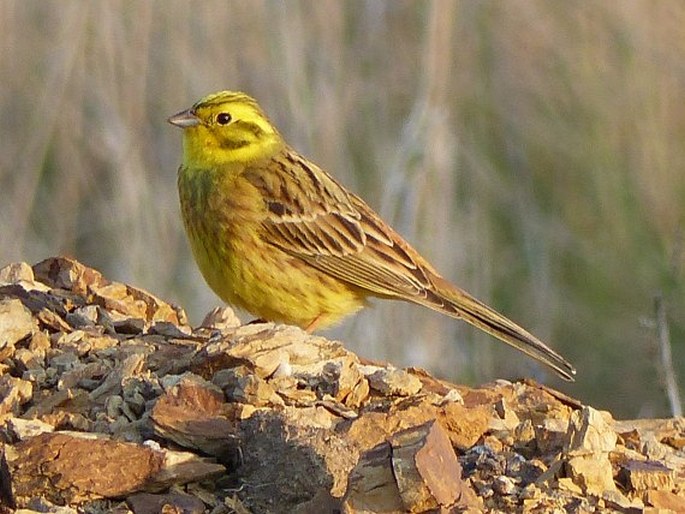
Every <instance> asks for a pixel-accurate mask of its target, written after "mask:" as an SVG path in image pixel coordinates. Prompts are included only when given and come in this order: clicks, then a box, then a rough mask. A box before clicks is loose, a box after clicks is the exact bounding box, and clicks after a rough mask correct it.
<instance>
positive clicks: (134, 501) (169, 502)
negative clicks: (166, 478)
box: [126, 493, 205, 514]
mask: <svg viewBox="0 0 685 514" xmlns="http://www.w3.org/2000/svg"><path fill="white" fill-rule="evenodd" d="M126 503H128V505H129V506H130V507H131V509H132V510H133V512H135V514H160V513H163V514H176V513H178V514H202V513H203V512H205V504H204V503H202V501H200V500H199V499H197V498H195V497H193V496H190V495H188V494H181V493H166V494H151V493H138V494H133V495H131V496H129V497H128V498H126Z"/></svg>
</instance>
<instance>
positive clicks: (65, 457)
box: [5, 432, 224, 505]
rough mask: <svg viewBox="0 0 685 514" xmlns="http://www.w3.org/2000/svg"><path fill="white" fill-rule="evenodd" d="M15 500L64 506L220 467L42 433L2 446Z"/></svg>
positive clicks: (158, 487)
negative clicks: (35, 499)
mask: <svg viewBox="0 0 685 514" xmlns="http://www.w3.org/2000/svg"><path fill="white" fill-rule="evenodd" d="M5 458H6V463H7V468H8V470H9V473H10V476H11V481H12V490H13V491H14V497H15V498H16V499H17V503H18V504H20V505H21V504H22V503H23V502H25V501H26V500H28V499H29V498H32V497H40V496H44V497H45V498H47V499H48V500H49V501H52V502H55V503H59V504H64V503H65V502H66V503H71V502H74V503H78V502H82V501H84V500H89V499H95V498H114V497H121V496H125V495H128V494H131V493H133V492H136V491H156V490H161V489H163V488H165V487H168V485H169V484H171V483H184V482H190V481H193V480H199V479H203V478H207V477H209V476H212V475H214V474H217V473H220V472H222V471H223V469H224V468H223V466H220V465H217V464H213V463H211V462H209V461H206V460H204V459H200V458H198V457H196V456H194V455H192V454H188V453H186V454H184V453H181V452H171V451H168V450H161V449H159V450H155V449H152V448H150V447H148V446H142V445H136V444H130V443H123V442H119V441H112V440H109V439H107V438H104V437H102V436H99V437H93V436H90V437H89V436H86V435H84V434H77V433H65V432H54V433H44V434H41V435H38V436H36V437H31V438H28V439H26V440H24V441H21V442H19V443H18V444H17V445H16V446H14V447H7V448H6V454H5Z"/></svg>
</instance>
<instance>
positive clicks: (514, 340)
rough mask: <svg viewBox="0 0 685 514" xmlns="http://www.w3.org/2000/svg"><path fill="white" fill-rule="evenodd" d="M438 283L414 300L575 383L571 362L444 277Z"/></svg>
mask: <svg viewBox="0 0 685 514" xmlns="http://www.w3.org/2000/svg"><path fill="white" fill-rule="evenodd" d="M435 283H436V289H435V290H434V291H430V290H427V291H426V292H427V296H426V297H425V298H413V299H412V301H414V302H416V303H419V304H421V305H424V306H426V307H429V308H431V309H434V310H436V311H439V312H443V313H445V314H447V315H449V316H452V317H455V318H461V319H463V320H464V321H466V322H468V323H470V324H471V325H473V326H475V327H478V328H479V329H481V330H483V331H484V332H487V333H488V334H490V335H492V336H494V337H496V338H497V339H499V340H501V341H503V342H505V343H507V344H509V345H511V346H513V347H514V348H516V349H517V350H520V351H522V352H523V353H525V354H527V355H529V356H530V357H532V358H534V359H536V360H538V361H540V362H542V363H544V364H546V365H547V366H549V367H550V368H552V369H553V370H554V371H555V372H556V373H557V375H559V376H560V377H561V378H563V379H564V380H567V381H569V382H573V381H574V375H575V374H576V369H575V368H574V367H573V366H572V365H571V363H570V362H568V361H567V360H566V359H564V358H563V357H562V356H561V355H559V354H558V353H556V352H555V351H554V350H552V349H551V348H550V347H549V346H547V345H546V344H545V343H543V342H542V341H540V340H539V339H538V338H537V337H535V336H534V335H532V334H530V333H529V332H528V331H526V330H524V329H523V328H521V327H519V326H518V325H517V324H516V323H514V322H513V321H511V320H510V319H508V318H506V317H504V316H503V315H501V314H500V313H499V312H497V311H495V310H494V309H492V308H490V307H488V306H487V305H485V304H484V303H483V302H481V301H479V300H477V299H476V298H474V297H473V296H471V295H470V294H468V293H467V292H466V291H463V290H461V289H459V288H458V287H456V286H454V285H452V284H450V283H449V282H447V281H446V280H444V279H443V278H442V277H439V278H438V280H435Z"/></svg>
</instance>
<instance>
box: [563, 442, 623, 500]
mask: <svg viewBox="0 0 685 514" xmlns="http://www.w3.org/2000/svg"><path fill="white" fill-rule="evenodd" d="M565 468H566V472H567V474H568V476H569V477H570V478H571V479H572V480H573V482H575V483H576V484H577V485H579V486H580V487H581V488H582V490H583V491H584V492H586V493H588V494H594V495H597V496H602V494H604V492H605V491H615V490H616V484H615V483H614V476H613V469H612V467H611V462H610V461H609V457H608V455H607V454H605V453H594V454H587V455H579V456H577V457H572V458H570V459H568V461H567V462H566V466H565Z"/></svg>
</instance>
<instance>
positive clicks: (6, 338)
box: [0, 299, 38, 360]
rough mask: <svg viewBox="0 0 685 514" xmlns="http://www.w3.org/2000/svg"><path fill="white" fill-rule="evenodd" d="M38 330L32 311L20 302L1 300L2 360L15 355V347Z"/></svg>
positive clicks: (0, 358) (0, 337)
mask: <svg viewBox="0 0 685 514" xmlns="http://www.w3.org/2000/svg"><path fill="white" fill-rule="evenodd" d="M37 328H38V325H37V323H36V322H35V320H34V319H33V316H32V314H31V311H30V310H29V309H27V308H26V307H24V304H23V303H22V302H21V301H20V300H17V299H2V300H0V360H3V359H6V358H8V357H11V356H12V355H14V349H15V345H16V344H17V343H18V342H19V341H21V340H22V339H25V338H27V337H29V336H30V335H31V334H33V332H34V331H36V330H37Z"/></svg>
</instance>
